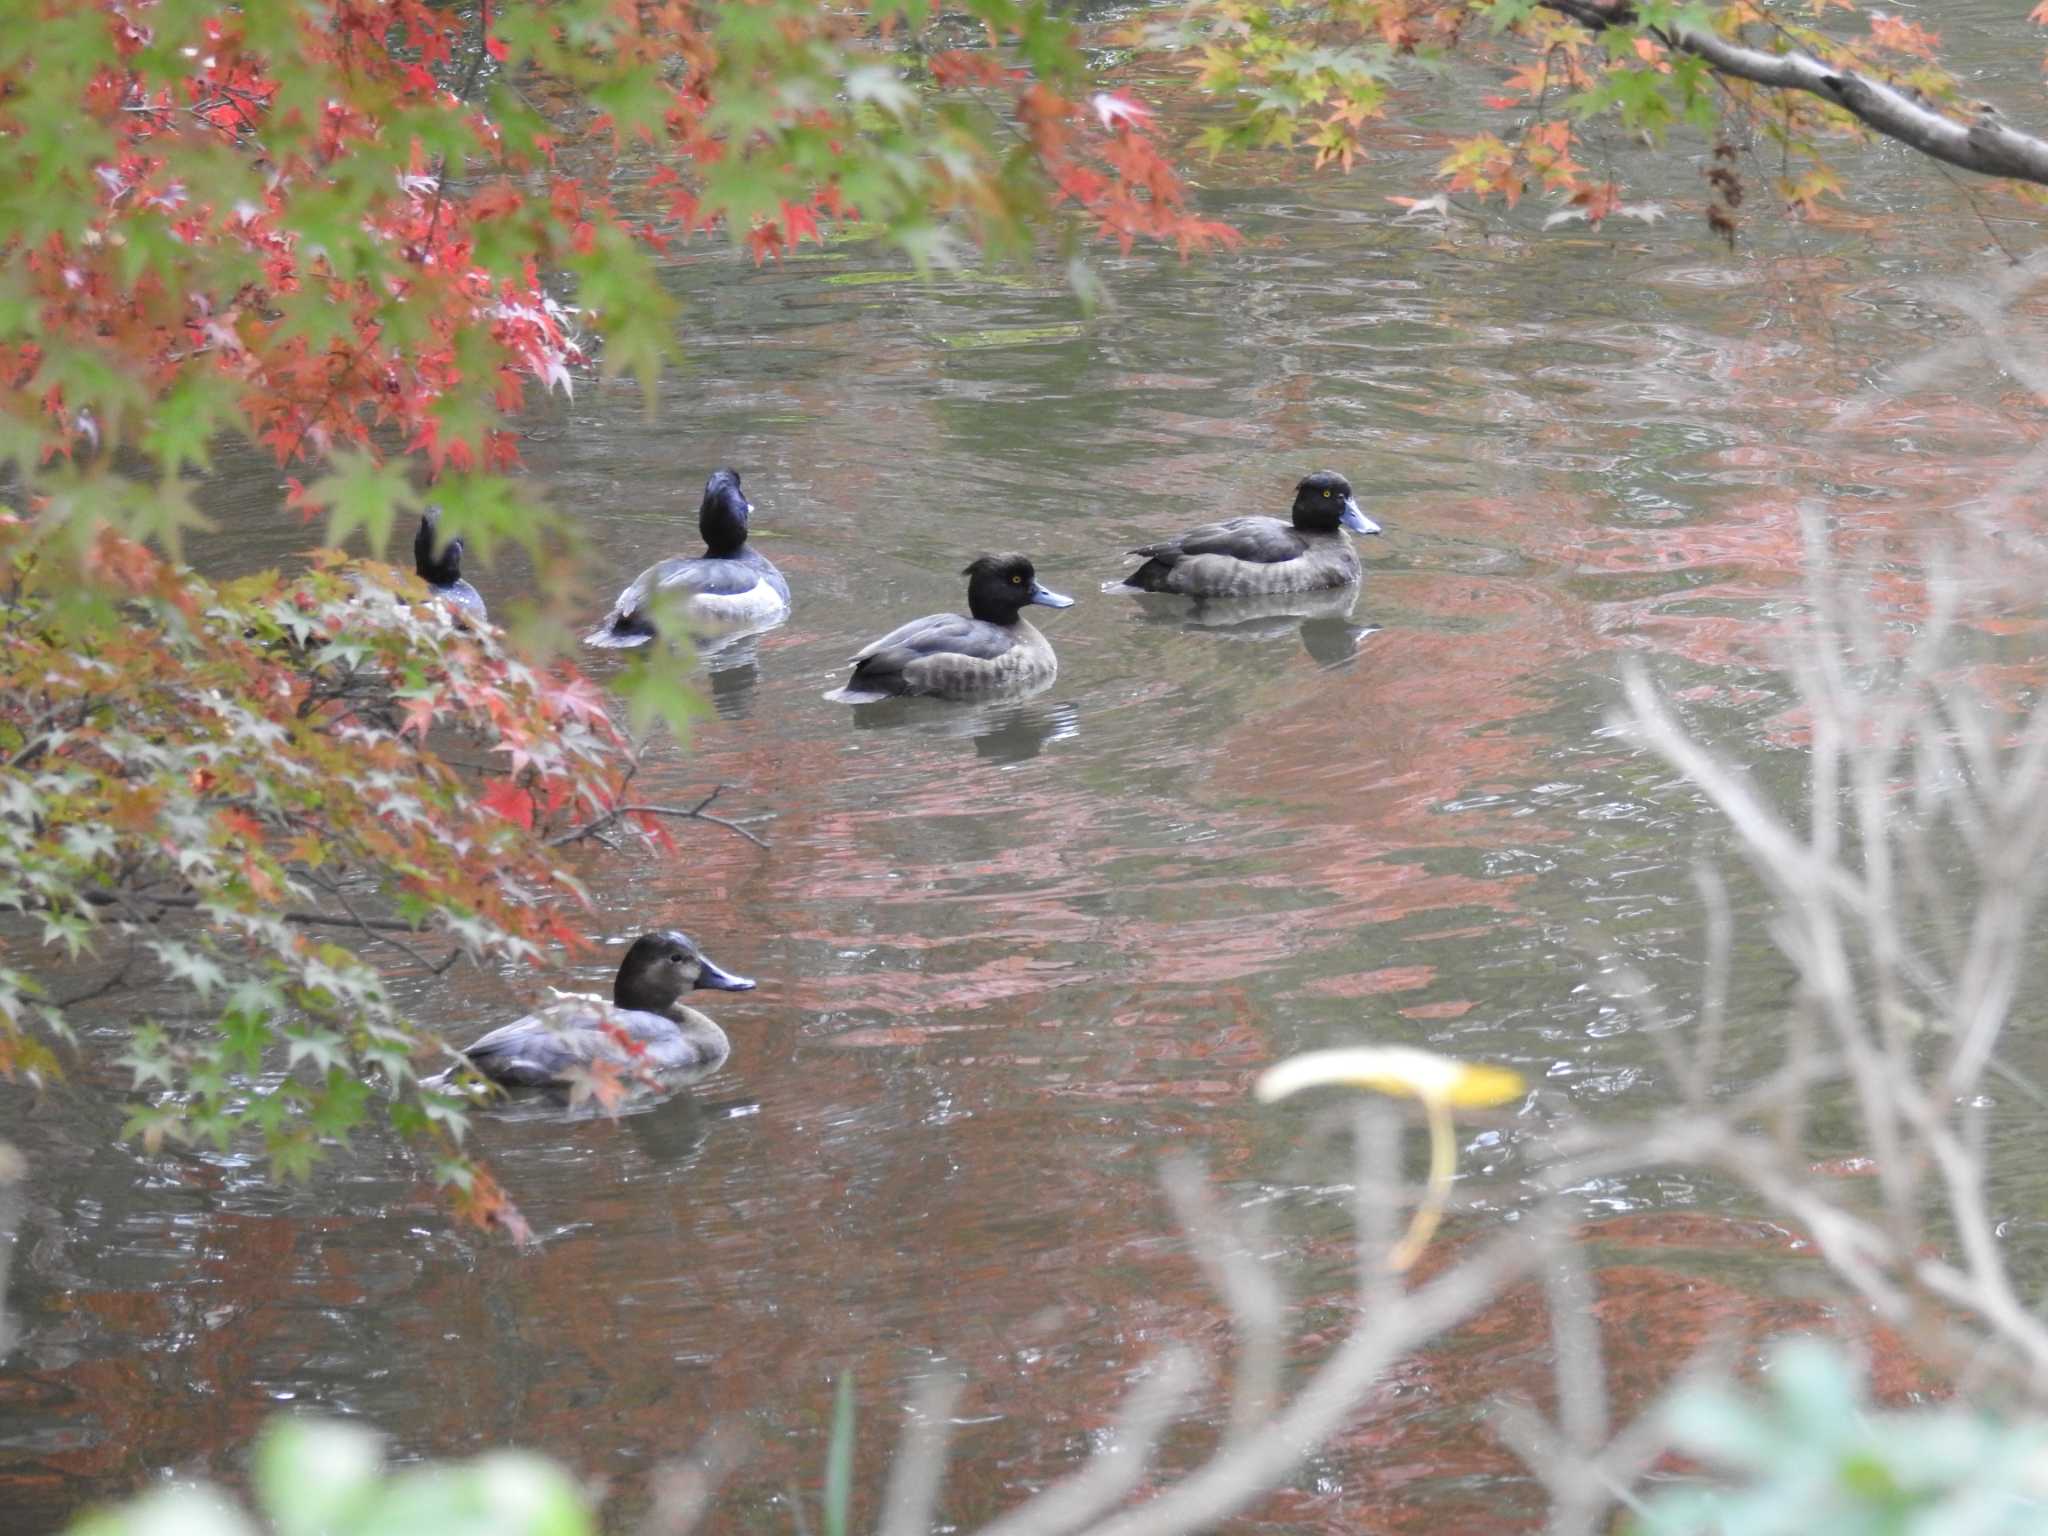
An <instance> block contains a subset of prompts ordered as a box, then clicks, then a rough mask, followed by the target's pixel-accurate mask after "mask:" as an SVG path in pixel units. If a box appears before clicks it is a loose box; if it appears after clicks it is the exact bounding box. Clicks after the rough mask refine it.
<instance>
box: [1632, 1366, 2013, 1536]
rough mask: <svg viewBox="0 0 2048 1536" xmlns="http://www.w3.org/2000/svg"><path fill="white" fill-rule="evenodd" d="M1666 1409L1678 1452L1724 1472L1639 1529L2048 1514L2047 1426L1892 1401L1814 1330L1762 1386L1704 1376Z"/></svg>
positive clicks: (1960, 1520)
mask: <svg viewBox="0 0 2048 1536" xmlns="http://www.w3.org/2000/svg"><path fill="white" fill-rule="evenodd" d="M1666 1414H1667V1419H1668V1422H1669V1425H1670V1428H1671V1432H1672V1437H1673V1443H1674V1445H1675V1446H1676V1448H1677V1449H1678V1450H1680V1451H1682V1452H1684V1453H1685V1454H1687V1455H1689V1456H1691V1457H1694V1458H1697V1459H1698V1460H1700V1461H1702V1462H1704V1463H1706V1464H1707V1465H1709V1466H1711V1467H1713V1468H1714V1469H1716V1471H1717V1472H1718V1473H1719V1474H1720V1476H1719V1478H1718V1479H1717V1484H1716V1485H1715V1486H1711V1487H1686V1488H1680V1489H1670V1490H1667V1491H1665V1492H1663V1493H1660V1494H1659V1495H1658V1496H1657V1497H1656V1498H1654V1499H1653V1500H1651V1501H1650V1503H1649V1505H1648V1507H1647V1508H1646V1509H1645V1511H1644V1512H1643V1514H1642V1516H1641V1518H1640V1519H1639V1520H1638V1521H1637V1522H1636V1524H1635V1526H1634V1529H1635V1530H1636V1531H1637V1532H1638V1533H1639V1536H1720V1533H1728V1536H1889V1533H1893V1532H1900V1533H1906V1532H1928V1533H1933V1532H1937V1531H1941V1532H1952V1531H1970V1532H1974V1533H1977V1536H2002V1533H2007V1536H2021V1533H2022V1532H2031V1531H2038V1530H2040V1529H2041V1523H2042V1519H2043V1516H2044V1514H2048V1484H2044V1483H2043V1480H2042V1476H2041V1469H2042V1465H2043V1462H2042V1456H2043V1452H2044V1450H2048V1425H2044V1424H2043V1423H2042V1422H2041V1421H2040V1420H2038V1419H2033V1418H2018V1419H2012V1420H2001V1419H1998V1418H1995V1417H1993V1416H1991V1415H1989V1414H1985V1413H1981V1412H1977V1411H1974V1410H1972V1409H1969V1408H1965V1407H1963V1406H1961V1405H1960V1404H1943V1405H1936V1406H1932V1407H1922V1408H1910V1409H1904V1410H1898V1411H1886V1410H1884V1409H1882V1408H1880V1407H1878V1406H1877V1405H1876V1404H1874V1403H1873V1402H1872V1401H1871V1399H1870V1396H1869V1384H1868V1382H1867V1381H1866V1380H1865V1379H1864V1377H1863V1373H1862V1372H1861V1371H1860V1370H1858V1369H1857V1368H1856V1367H1855V1366H1854V1365H1853V1364H1852V1363H1851V1362H1850V1361H1849V1360H1848V1359H1847V1358H1846V1357H1845V1356H1844V1354H1843V1353H1842V1351H1841V1350H1840V1349H1839V1348H1837V1347H1836V1346H1834V1345H1831V1344H1826V1343H1823V1342H1822V1341H1820V1340H1817V1339H1791V1340H1786V1341H1784V1342H1782V1343H1780V1344H1779V1345H1778V1347H1777V1348H1776V1349H1774V1350H1773V1351H1772V1353H1771V1356H1770V1359H1769V1361H1768V1363H1767V1366H1766V1368H1765V1372H1764V1392H1763V1393H1762V1394H1761V1395H1760V1396H1759V1395H1752V1394H1748V1393H1743V1392H1738V1391H1737V1390H1735V1389H1734V1388H1733V1387H1731V1386H1729V1385H1727V1384H1725V1383H1719V1382H1717V1383H1713V1384H1705V1383H1702V1384H1700V1385H1696V1386H1694V1387H1692V1388H1690V1389H1689V1390H1687V1391H1685V1392H1683V1393H1681V1394H1680V1395H1679V1396H1678V1397H1676V1398H1675V1399H1674V1400H1673V1401H1672V1402H1671V1403H1670V1404H1669V1405H1668V1407H1667V1409H1666Z"/></svg>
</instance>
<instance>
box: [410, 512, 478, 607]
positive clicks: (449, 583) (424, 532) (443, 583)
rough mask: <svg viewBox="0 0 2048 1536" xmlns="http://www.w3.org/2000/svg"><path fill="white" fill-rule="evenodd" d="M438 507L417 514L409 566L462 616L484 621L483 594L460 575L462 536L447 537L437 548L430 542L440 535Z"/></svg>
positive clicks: (430, 588)
mask: <svg viewBox="0 0 2048 1536" xmlns="http://www.w3.org/2000/svg"><path fill="white" fill-rule="evenodd" d="M440 527H441V509H440V508H439V507H429V508H427V510H426V511H425V512H424V513H422V514H421V515H420V527H419V532H417V533H415V534H414V535H413V536H412V568H413V569H414V570H415V571H417V572H418V573H419V578H420V580H421V581H424V582H425V583H426V584H427V587H428V589H429V590H430V591H432V592H433V594H434V595H435V596H436V597H439V598H442V599H444V600H446V601H447V602H449V603H451V604H453V605H454V606H455V608H456V609H457V610H459V611H460V612H461V613H462V615H463V616H464V617H465V618H469V619H473V620H475V621H476V622H477V623H479V624H482V623H484V622H486V616H485V613H484V596H483V594H482V593H481V592H479V591H477V589H476V588H475V587H472V586H471V585H470V584H469V583H468V582H466V581H464V580H463V579H462V540H460V539H450V540H449V541H448V542H447V543H446V544H443V545H442V546H441V548H440V550H439V551H438V552H436V550H435V548H434V542H435V540H436V539H437V538H438V537H439V535H440Z"/></svg>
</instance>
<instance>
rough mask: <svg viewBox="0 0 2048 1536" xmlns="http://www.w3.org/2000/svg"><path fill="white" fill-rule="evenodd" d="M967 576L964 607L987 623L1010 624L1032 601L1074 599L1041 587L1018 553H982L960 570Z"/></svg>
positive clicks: (1059, 603)
mask: <svg viewBox="0 0 2048 1536" xmlns="http://www.w3.org/2000/svg"><path fill="white" fill-rule="evenodd" d="M960 574H961V575H963V576H965V577H966V578H967V611H968V612H969V613H971V614H973V615H974V616H975V617H976V618H977V619H981V620H984V621H985V622H987V623H990V624H1014V623H1016V622H1017V615H1018V614H1019V613H1021V612H1023V611H1024V609H1025V608H1026V607H1027V606H1028V605H1030V604H1032V603H1040V604H1043V605H1044V606H1045V607H1047V608H1071V607H1073V605H1074V600H1073V599H1072V598H1071V597H1062V596H1061V595H1060V594H1059V593H1057V592H1053V591H1050V590H1048V589H1047V588H1045V587H1041V586H1040V585H1039V584H1038V573H1037V572H1036V571H1034V570H1033V569H1032V568H1031V562H1030V561H1029V560H1027V559H1025V558H1024V557H1023V556H1022V555H983V556H982V557H981V558H980V559H979V560H977V561H975V562H974V564H972V565H970V566H968V567H967V569H966V570H964V571H962V572H961V573H960Z"/></svg>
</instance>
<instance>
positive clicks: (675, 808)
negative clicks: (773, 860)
mask: <svg viewBox="0 0 2048 1536" xmlns="http://www.w3.org/2000/svg"><path fill="white" fill-rule="evenodd" d="M730 788H732V786H731V785H730V784H715V785H713V786H712V789H711V793H710V794H708V795H706V796H705V797H704V798H703V799H702V800H699V801H698V802H697V803H696V804H695V805H692V806H680V805H615V806H613V807H612V808H611V809H610V810H608V811H606V812H605V813H604V814H603V815H602V816H600V817H598V818H597V819H596V820H595V821H592V822H589V823H586V824H585V825H583V826H580V827H577V828H575V829H574V830H573V831H569V832H564V833H561V834H560V835H559V836H556V837H551V838H549V839H548V846H549V847H550V848H563V847H567V846H568V845H569V844H570V843H580V842H582V841H583V839H584V838H586V837H596V836H597V835H598V834H599V833H600V832H603V831H605V830H606V829H607V828H608V827H611V826H613V825H615V824H616V823H618V822H619V821H621V820H622V819H624V818H625V817H627V816H674V817H677V818H679V819H681V820H684V821H708V822H710V823H711V824H712V825H713V826H716V827H724V828H725V829H726V831H728V832H737V833H739V835H740V836H741V837H744V838H745V839H746V840H747V841H748V842H750V843H752V844H753V845H754V846H755V847H757V848H766V847H767V846H768V840H767V839H766V838H764V837H762V836H760V835H759V834H758V833H755V832H752V831H750V830H749V829H748V828H746V827H744V826H742V825H741V824H740V823H738V822H736V821H728V820H727V819H726V818H725V817H723V816H713V815H712V814H711V813H710V812H709V811H707V810H706V809H705V807H706V806H708V805H710V804H711V802H712V801H714V800H716V799H717V798H718V797H719V796H720V795H721V794H723V793H724V792H725V791H726V790H728V789H730Z"/></svg>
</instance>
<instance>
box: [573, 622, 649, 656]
mask: <svg viewBox="0 0 2048 1536" xmlns="http://www.w3.org/2000/svg"><path fill="white" fill-rule="evenodd" d="M653 638H654V626H653V625H652V624H650V623H648V622H647V621H646V620H645V619H643V618H641V617H640V615H639V614H637V613H615V614H613V615H612V616H611V617H610V618H608V619H606V620H605V621H604V623H602V624H600V625H599V626H598V627H597V628H596V629H593V630H592V631H591V632H590V633H589V634H587V635H585V636H584V637H583V643H584V644H585V645H588V646H591V647H594V648H595V649H597V650H600V651H630V650H631V649H633V647H634V646H636V645H645V644H646V643H647V642H648V641H650V640H652V639H653Z"/></svg>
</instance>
